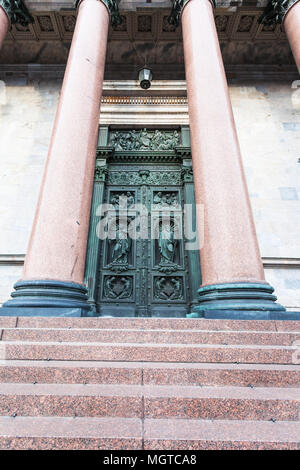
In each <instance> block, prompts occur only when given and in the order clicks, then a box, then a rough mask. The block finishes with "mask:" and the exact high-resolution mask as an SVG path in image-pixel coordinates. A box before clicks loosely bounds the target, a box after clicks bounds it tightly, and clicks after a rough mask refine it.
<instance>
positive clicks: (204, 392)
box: [0, 383, 300, 401]
mask: <svg viewBox="0 0 300 470" xmlns="http://www.w3.org/2000/svg"><path fill="white" fill-rule="evenodd" d="M0 395H2V396H5V395H7V396H12V395H13V396H20V395H22V396H29V395H30V396H32V395H34V396H41V395H43V396H54V395H58V396H80V397H84V396H96V397H97V396H98V397H99V396H106V397H109V396H119V397H130V396H131V397H132V396H133V397H142V396H144V397H149V398H151V397H156V398H159V397H165V398H206V399H209V398H212V399H215V398H224V399H238V400H243V399H245V400H249V399H251V400H258V399H259V400H296V401H300V388H292V387H290V388H287V389H285V388H280V387H254V388H251V387H233V386H212V387H210V386H203V387H199V386H195V385H190V386H188V385H127V384H30V383H0Z"/></svg>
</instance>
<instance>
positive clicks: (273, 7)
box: [258, 0, 298, 25]
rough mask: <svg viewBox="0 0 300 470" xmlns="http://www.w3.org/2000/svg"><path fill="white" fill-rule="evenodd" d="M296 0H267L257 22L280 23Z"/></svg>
mask: <svg viewBox="0 0 300 470" xmlns="http://www.w3.org/2000/svg"><path fill="white" fill-rule="evenodd" d="M297 1H298V0H269V3H268V5H267V6H266V9H265V11H264V13H263V14H262V15H261V16H260V18H259V19H258V21H259V23H263V24H266V25H272V24H277V23H279V24H280V23H282V21H283V19H284V17H285V15H286V13H287V11H288V10H289V9H290V8H291V7H292V6H293V5H294V4H295V3H297Z"/></svg>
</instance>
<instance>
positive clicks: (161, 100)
mask: <svg viewBox="0 0 300 470" xmlns="http://www.w3.org/2000/svg"><path fill="white" fill-rule="evenodd" d="M101 104H130V105H135V106H136V105H141V104H142V105H145V104H146V105H170V104H171V105H172V104H175V105H178V104H179V105H180V104H182V105H185V106H186V105H187V98H186V97H178V96H103V97H102V99H101Z"/></svg>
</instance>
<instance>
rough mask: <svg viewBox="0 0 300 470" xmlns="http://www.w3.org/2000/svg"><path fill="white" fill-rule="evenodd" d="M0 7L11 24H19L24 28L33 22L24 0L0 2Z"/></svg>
mask: <svg viewBox="0 0 300 470" xmlns="http://www.w3.org/2000/svg"><path fill="white" fill-rule="evenodd" d="M0 6H1V7H2V8H3V9H4V10H5V11H6V13H7V14H8V16H9V18H10V22H11V24H20V25H21V26H24V27H26V26H28V25H29V23H33V21H34V20H33V17H32V16H31V14H30V13H29V11H28V8H27V7H26V5H25V2H24V0H0Z"/></svg>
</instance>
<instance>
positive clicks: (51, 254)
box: [22, 0, 109, 283]
mask: <svg viewBox="0 0 300 470" xmlns="http://www.w3.org/2000/svg"><path fill="white" fill-rule="evenodd" d="M108 26H109V12H108V9H107V8H106V6H105V5H104V3H102V2H101V1H99V0H83V1H82V2H81V3H80V6H79V12H78V18H77V22H76V27H75V32H74V36H73V40H72V45H71V50H70V53H69V58H68V63H67V68H66V72H65V77H64V81H63V85H62V90H61V95H60V99H59V104H58V109H57V113H56V118H55V122H54V128H53V132H52V136H51V142H50V148H49V153H48V158H47V162H46V167H45V171H44V176H43V179H42V185H41V191H40V196H39V200H38V205H37V209H36V213H35V218H34V223H33V228H32V233H31V238H30V243H29V246H28V251H27V256H26V260H25V266H24V271H23V276H22V280H39V279H40V280H41V279H42V280H55V281H64V282H75V283H82V282H83V276H84V266H85V255H86V245H87V237H88V229H89V217H90V204H91V196H92V189H93V180H94V178H93V176H94V168H95V156H96V146H97V134H98V124H99V111H100V100H101V93H102V83H103V74H104V66H105V55H106V44H107V34H108Z"/></svg>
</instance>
